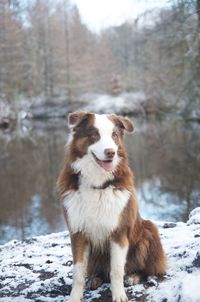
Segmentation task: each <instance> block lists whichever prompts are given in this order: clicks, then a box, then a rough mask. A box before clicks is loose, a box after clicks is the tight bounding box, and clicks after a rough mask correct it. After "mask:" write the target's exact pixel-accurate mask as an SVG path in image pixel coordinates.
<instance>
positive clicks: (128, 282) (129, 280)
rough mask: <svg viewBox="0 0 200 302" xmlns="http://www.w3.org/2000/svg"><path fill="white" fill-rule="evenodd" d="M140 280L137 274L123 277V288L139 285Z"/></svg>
mask: <svg viewBox="0 0 200 302" xmlns="http://www.w3.org/2000/svg"><path fill="white" fill-rule="evenodd" d="M140 281H141V278H140V276H139V275H138V274H131V275H128V276H126V277H125V279H124V284H125V286H132V285H136V284H138V283H140Z"/></svg>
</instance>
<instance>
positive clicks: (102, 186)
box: [92, 178, 116, 190]
mask: <svg viewBox="0 0 200 302" xmlns="http://www.w3.org/2000/svg"><path fill="white" fill-rule="evenodd" d="M115 182H116V179H115V178H114V179H111V180H107V181H106V182H104V183H103V184H102V185H101V186H99V187H96V186H92V189H95V190H104V189H106V188H108V187H110V186H113V185H114V183H115Z"/></svg>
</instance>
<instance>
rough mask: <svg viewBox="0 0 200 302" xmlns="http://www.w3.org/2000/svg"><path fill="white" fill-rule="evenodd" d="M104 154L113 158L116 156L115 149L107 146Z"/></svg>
mask: <svg viewBox="0 0 200 302" xmlns="http://www.w3.org/2000/svg"><path fill="white" fill-rule="evenodd" d="M104 154H105V155H106V157H108V158H109V159H113V157H114V156H115V150H114V149H111V148H107V149H105V150H104Z"/></svg>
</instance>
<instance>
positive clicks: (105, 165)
mask: <svg viewBox="0 0 200 302" xmlns="http://www.w3.org/2000/svg"><path fill="white" fill-rule="evenodd" d="M98 164H99V165H100V166H101V167H102V168H104V170H106V171H108V172H111V171H112V170H113V162H107V161H103V160H98Z"/></svg>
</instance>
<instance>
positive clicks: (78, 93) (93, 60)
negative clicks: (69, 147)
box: [0, 0, 200, 120]
mask: <svg viewBox="0 0 200 302" xmlns="http://www.w3.org/2000/svg"><path fill="white" fill-rule="evenodd" d="M113 9H114V8H113ZM138 91H142V92H143V93H145V101H146V103H145V104H146V106H150V107H152V106H153V108H154V110H156V111H158V112H164V113H176V114H177V113H178V114H181V115H182V116H183V117H184V118H186V119H195V120H196V119H197V120H199V119H200V106H199V104H200V0H175V1H171V2H170V5H168V6H167V8H162V9H154V10H149V11H146V12H145V13H144V14H142V15H140V16H139V17H138V18H137V19H136V20H134V21H131V20H130V21H127V22H124V23H123V24H121V25H120V26H113V27H109V28H105V29H103V30H101V31H100V32H94V31H91V30H90V29H89V28H88V27H87V25H86V24H84V23H83V21H82V19H81V16H80V13H79V10H78V8H77V6H76V5H75V4H73V2H70V0H59V1H51V0H33V1H27V0H26V1H19V0H1V2H0V103H1V107H2V106H3V105H2V104H10V105H11V106H13V107H14V108H15V107H16V105H17V103H18V102H19V101H20V100H25V101H26V102H31V103H34V101H35V100H36V99H38V98H40V99H44V100H45V101H49V102H51V101H55V102H56V100H62V101H63V102H64V103H65V104H66V106H68V104H71V103H74V102H78V101H79V100H80V99H81V97H82V95H84V94H87V93H99V94H102V93H106V94H114V95H118V94H120V93H121V92H138ZM2 108H3V107H2ZM2 108H1V111H2V110H3V109H2Z"/></svg>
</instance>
